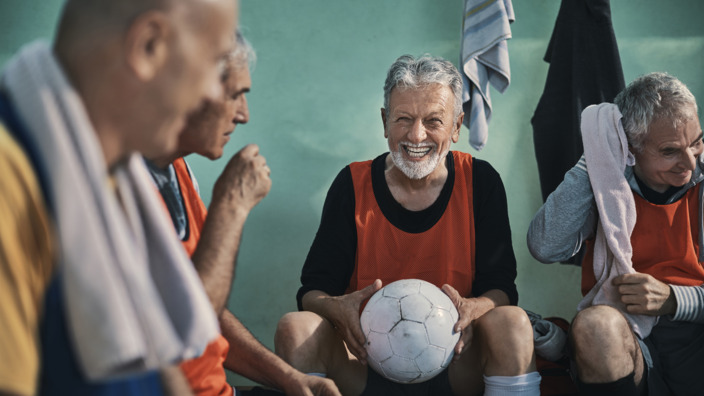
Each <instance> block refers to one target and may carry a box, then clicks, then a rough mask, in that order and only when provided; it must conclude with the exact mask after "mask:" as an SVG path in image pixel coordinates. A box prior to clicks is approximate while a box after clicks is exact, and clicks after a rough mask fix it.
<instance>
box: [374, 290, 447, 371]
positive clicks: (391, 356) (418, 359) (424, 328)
mask: <svg viewBox="0 0 704 396" xmlns="http://www.w3.org/2000/svg"><path fill="white" fill-rule="evenodd" d="M458 318H459V314H458V313H457V308H455V305H454V304H453V303H452V300H450V297H448V296H447V295H446V294H445V293H444V292H443V291H442V290H440V289H439V288H438V287H437V286H435V285H433V284H432V283H430V282H426V281H424V280H420V279H403V280H399V281H396V282H393V283H389V284H388V285H386V286H385V287H383V288H382V289H381V290H379V291H377V292H376V293H375V294H374V295H373V296H372V297H371V298H370V299H369V302H368V303H367V305H366V307H364V310H363V311H362V315H361V316H360V323H361V325H362V331H364V335H365V336H366V337H367V342H366V344H365V348H366V350H367V355H368V358H367V360H368V362H369V365H370V366H371V367H372V368H373V369H374V370H375V371H376V372H377V373H379V374H381V375H382V376H384V377H386V378H388V379H389V380H391V381H394V382H398V383H404V384H412V383H419V382H423V381H427V380H429V379H431V378H433V377H434V376H436V375H437V374H439V373H440V372H441V371H442V370H444V369H445V368H446V367H447V366H448V365H449V364H450V362H451V361H452V356H453V355H454V350H455V349H454V348H455V345H456V344H457V341H458V340H459V338H460V333H459V332H455V331H454V330H453V327H454V325H455V323H457V320H458Z"/></svg>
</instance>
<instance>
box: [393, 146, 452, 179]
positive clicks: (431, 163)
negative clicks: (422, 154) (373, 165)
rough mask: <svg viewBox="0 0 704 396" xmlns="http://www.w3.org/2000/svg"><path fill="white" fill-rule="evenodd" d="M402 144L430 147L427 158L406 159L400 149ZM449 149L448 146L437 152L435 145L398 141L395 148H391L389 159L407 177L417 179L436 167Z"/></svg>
mask: <svg viewBox="0 0 704 396" xmlns="http://www.w3.org/2000/svg"><path fill="white" fill-rule="evenodd" d="M402 146H409V147H414V148H419V147H432V148H431V151H430V154H429V156H428V158H426V159H425V160H423V161H408V160H406V158H404V156H403V153H402V151H404V148H403V147H402ZM449 151H450V149H449V147H448V148H447V149H446V150H445V152H444V153H441V154H439V153H438V152H437V146H436V145H428V144H411V143H407V142H406V143H399V145H398V147H397V148H396V150H391V160H392V161H393V162H394V165H395V166H396V167H397V168H398V169H400V170H401V172H403V174H404V175H406V176H407V177H408V178H409V179H413V180H419V179H422V178H424V177H426V176H428V175H430V174H431V173H433V171H434V170H435V169H436V168H437V167H438V165H439V164H440V161H442V160H443V159H444V158H445V156H447V153H448V152H449Z"/></svg>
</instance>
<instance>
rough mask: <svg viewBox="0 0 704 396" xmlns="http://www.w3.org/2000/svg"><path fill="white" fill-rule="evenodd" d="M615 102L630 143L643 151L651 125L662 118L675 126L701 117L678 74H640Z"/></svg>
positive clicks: (692, 96)
mask: <svg viewBox="0 0 704 396" xmlns="http://www.w3.org/2000/svg"><path fill="white" fill-rule="evenodd" d="M614 103H615V104H616V105H617V106H618V108H619V110H620V111H621V114H622V115H623V118H622V119H621V123H622V124H623V130H624V132H626V136H627V137H628V143H629V144H630V145H631V146H632V147H633V148H634V149H635V150H636V151H639V152H641V151H642V150H643V145H644V142H645V138H646V136H647V135H648V133H649V129H650V125H652V124H653V123H654V122H655V121H658V120H661V119H668V120H670V121H671V122H672V123H673V125H677V124H679V123H683V122H687V121H689V120H691V119H693V118H694V117H697V101H696V99H695V98H694V95H692V93H691V92H690V91H689V89H688V88H687V86H686V85H684V84H683V83H682V82H681V81H680V80H678V79H677V78H676V77H674V76H671V75H669V74H667V73H662V72H655V73H649V74H646V75H644V76H640V77H638V78H636V79H635V80H633V82H631V83H630V84H628V86H627V87H626V88H625V89H624V90H623V91H621V92H620V93H619V94H618V95H617V96H616V98H615V99H614Z"/></svg>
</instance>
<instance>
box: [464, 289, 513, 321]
mask: <svg viewBox="0 0 704 396" xmlns="http://www.w3.org/2000/svg"><path fill="white" fill-rule="evenodd" d="M471 300H474V304H475V307H474V312H475V315H476V318H478V317H480V316H482V315H484V314H485V313H487V312H489V311H491V310H492V309H494V308H496V307H500V306H502V305H510V301H509V298H508V295H506V293H505V292H503V291H502V290H498V289H492V290H489V291H487V292H486V293H484V294H482V295H481V296H479V297H474V298H471ZM476 318H475V319H476Z"/></svg>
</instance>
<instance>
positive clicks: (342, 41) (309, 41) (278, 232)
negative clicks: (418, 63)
mask: <svg viewBox="0 0 704 396" xmlns="http://www.w3.org/2000/svg"><path fill="white" fill-rule="evenodd" d="M462 5H463V1H461V0H446V1H433V2H431V1H427V0H382V1H379V0H376V1H371V0H361V1H354V2H336V1H327V0H297V1H294V0H288V1H287V0H256V1H255V0H242V2H241V18H240V20H241V25H242V26H243V28H244V32H245V34H246V35H247V37H248V38H249V39H250V41H251V42H252V43H253V45H254V46H255V48H256V49H257V53H258V58H259V60H258V63H257V66H256V69H255V70H254V73H253V88H252V93H251V94H250V95H249V104H250V111H251V121H250V123H249V124H248V125H245V126H240V127H238V128H237V130H236V132H235V134H234V139H233V140H232V141H231V142H230V144H229V146H228V147H227V149H226V155H225V158H223V159H220V160H218V161H214V162H210V161H208V160H205V159H201V158H191V159H189V160H190V161H191V163H192V165H193V167H194V169H195V172H196V174H197V175H198V177H199V181H200V184H201V189H202V191H203V197H204V199H205V201H206V203H207V202H209V200H210V191H211V189H212V185H213V183H214V181H215V179H216V177H217V176H218V175H219V173H220V171H221V169H222V168H223V167H224V165H225V163H226V161H227V158H229V157H230V156H231V155H232V154H234V153H235V152H236V151H237V150H239V149H240V148H241V147H242V146H243V145H244V144H246V143H257V144H259V145H260V146H261V151H262V153H263V154H264V155H265V156H266V157H267V160H268V163H269V164H270V167H271V168H272V176H271V177H272V180H273V187H272V189H271V192H270V194H269V196H268V197H267V198H266V199H265V200H264V201H263V202H262V203H261V204H260V205H259V206H258V207H257V208H255V210H254V211H253V212H252V214H251V215H250V217H249V219H248V222H247V225H246V227H245V232H244V237H243V241H242V242H243V243H242V245H243V247H242V249H241V251H240V254H239V265H238V268H237V278H236V280H235V283H234V287H233V292H232V296H231V298H230V308H231V309H232V310H233V311H234V312H235V314H236V315H237V316H238V317H239V318H240V319H241V320H242V321H243V322H244V323H245V324H246V325H247V326H248V327H249V328H250V329H251V330H252V332H253V333H254V334H255V335H256V336H257V337H258V338H259V339H260V340H261V341H262V342H264V343H265V344H267V345H269V346H272V343H273V341H272V340H273V334H274V331H275V326H276V322H277V320H278V318H279V317H281V315H283V314H284V313H285V312H288V311H291V310H295V309H296V305H295V300H294V296H295V292H296V290H297V288H298V284H299V283H298V282H299V281H298V277H299V274H300V269H301V266H302V264H303V261H304V259H305V256H306V254H307V251H308V247H309V245H310V243H311V241H312V239H313V237H314V235H315V232H316V229H317V225H318V221H319V219H320V212H321V208H322V204H323V200H324V198H325V194H326V192H327V188H328V186H329V185H330V183H331V182H332V180H333V178H334V177H335V175H336V174H337V172H338V171H339V170H340V169H341V168H342V167H344V166H345V165H346V164H348V163H349V162H351V161H355V160H363V159H369V158H372V157H374V156H376V155H378V154H379V153H381V152H383V151H386V149H387V146H386V142H385V140H384V139H383V131H382V125H381V120H380V116H379V108H380V107H381V106H382V100H383V98H382V95H383V92H382V85H383V81H384V78H385V73H386V70H387V68H388V66H389V65H390V64H391V63H392V62H393V60H394V59H395V58H396V57H398V56H399V55H402V54H405V53H410V54H414V55H420V54H423V53H426V52H427V53H431V54H433V55H439V56H443V57H446V58H448V59H450V60H452V61H454V62H457V59H458V57H459V39H460V27H461V13H462ZM559 6H560V2H559V1H557V0H530V1H522V0H517V1H514V9H515V13H516V22H515V23H514V24H513V25H512V31H513V39H512V40H510V41H509V52H510V56H511V68H512V81H511V86H510V87H509V89H508V90H507V92H506V93H505V94H504V95H500V94H498V93H496V92H493V93H492V95H493V97H492V99H493V103H494V114H493V119H492V121H491V124H490V135H489V142H488V144H487V147H486V148H485V149H484V150H483V151H481V152H476V151H475V150H473V149H471V148H470V147H469V145H468V143H467V130H466V129H463V130H462V134H463V135H462V136H461V139H460V143H458V144H456V145H455V146H454V149H455V150H460V151H467V152H470V153H471V154H473V155H475V156H477V157H479V158H482V159H485V160H488V161H489V162H491V163H492V165H493V166H494V167H495V168H496V169H497V170H498V172H499V173H500V174H501V176H502V178H503V180H504V184H505V185H506V191H507V195H508V203H509V215H510V219H511V226H512V230H513V242H514V250H515V252H516V257H517V259H518V281H517V282H518V289H519V293H520V302H519V304H520V305H521V306H522V307H524V308H527V309H530V310H534V311H536V312H539V313H542V314H543V315H560V316H563V317H566V318H571V317H572V315H573V313H574V307H575V305H576V303H577V301H578V300H579V291H578V289H579V269H578V268H576V267H572V266H562V265H559V264H554V265H543V264H540V263H538V262H536V261H535V260H533V259H532V257H531V256H530V254H529V253H528V251H527V248H526V244H525V233H526V230H527V227H528V223H529V222H530V219H531V218H532V216H533V213H534V212H535V211H536V210H537V208H538V207H539V206H540V204H541V198H540V189H539V185H538V175H537V165H536V162H535V156H534V153H533V141H532V128H531V125H530V118H531V116H532V115H533V111H534V110H535V107H536V105H537V102H538V99H539V97H540V94H541V93H542V90H543V85H544V82H545V77H546V73H547V67H548V66H547V64H546V63H544V62H543V61H542V56H543V54H544V53H545V49H546V47H547V43H548V40H549V38H550V35H551V33H552V28H553V26H554V22H555V18H556V16H557V11H558V9H559ZM59 8H60V2H59V1H57V0H52V1H47V0H0V64H3V63H4V62H5V61H6V60H7V59H8V58H9V57H10V56H11V55H12V53H13V52H14V51H16V49H17V48H19V46H20V45H21V44H22V43H23V42H26V41H28V40H30V39H33V38H35V37H47V38H50V37H51V36H52V34H53V30H54V26H55V20H56V17H57V15H58V12H59ZM612 12H613V22H614V28H615V31H616V36H617V39H618V44H619V48H620V52H621V60H622V63H623V68H624V75H625V78H626V81H627V82H628V81H630V80H632V79H633V78H635V77H636V76H638V75H640V74H644V73H647V72H650V71H657V70H662V71H668V72H670V73H672V74H674V75H676V76H678V77H679V78H680V79H681V80H683V81H684V82H685V83H686V84H688V85H689V87H690V89H691V90H692V92H693V93H694V95H695V96H697V97H699V98H702V97H704V80H703V79H702V76H701V72H702V70H704V27H702V25H701V17H702V16H703V15H704V3H702V2H700V1H698V0H689V1H685V0H673V1H668V2H663V1H657V0H638V1H636V0H614V1H612ZM700 100H701V99H700ZM230 379H231V381H232V382H233V383H235V384H247V383H248V381H246V380H244V379H242V378H240V377H238V376H234V375H233V376H231V377H230Z"/></svg>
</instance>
